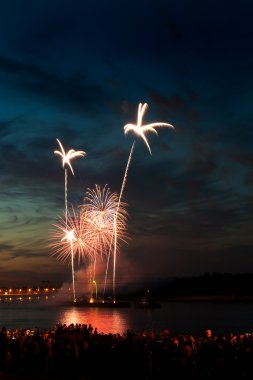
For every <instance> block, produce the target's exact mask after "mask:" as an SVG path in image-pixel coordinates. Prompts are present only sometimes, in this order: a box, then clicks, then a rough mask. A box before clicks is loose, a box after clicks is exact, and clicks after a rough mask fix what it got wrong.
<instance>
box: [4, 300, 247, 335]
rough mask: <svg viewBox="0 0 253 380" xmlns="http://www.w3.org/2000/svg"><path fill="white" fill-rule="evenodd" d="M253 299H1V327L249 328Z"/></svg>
mask: <svg viewBox="0 0 253 380" xmlns="http://www.w3.org/2000/svg"><path fill="white" fill-rule="evenodd" d="M252 321H253V303H252V302H238V303H237V302H228V303H226V302H225V303H223V302H217V303H215V302H163V303H162V307H161V308H158V309H154V310H153V309H151V310H145V309H139V308H135V307H133V306H132V307H129V308H122V309H121V308H119V309H114V308H108V309H107V308H96V307H72V306H71V307H67V306H59V305H56V304H55V303H52V302H49V301H41V300H40V301H36V302H35V301H26V302H25V301H23V302H16V303H15V302H6V303H0V328H1V327H2V326H6V327H7V328H8V329H15V328H18V329H20V328H24V329H32V328H34V327H38V328H40V329H51V328H53V327H54V326H55V325H56V324H57V323H66V325H69V324H71V323H74V324H75V323H81V324H87V325H88V324H89V323H90V324H91V325H92V327H93V328H95V327H96V328H97V330H98V332H99V333H100V332H104V333H113V334H115V333H120V334H122V333H123V332H126V331H127V330H128V329H129V330H133V331H140V330H141V329H146V330H151V329H155V330H157V331H163V330H164V329H169V330H170V331H172V332H175V333H187V332H191V333H193V334H201V333H203V332H204V331H205V329H206V328H210V329H211V330H213V331H214V332H222V331H226V330H227V329H228V330H230V331H233V332H236V333H238V332H245V331H246V332H251V331H252Z"/></svg>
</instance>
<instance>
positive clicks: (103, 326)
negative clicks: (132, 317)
mask: <svg viewBox="0 0 253 380" xmlns="http://www.w3.org/2000/svg"><path fill="white" fill-rule="evenodd" d="M58 318H59V322H60V323H66V325H70V324H71V323H74V324H75V323H82V324H87V325H88V324H89V323H91V325H92V327H93V328H95V327H96V328H97V329H98V331H99V332H103V333H105V334H108V333H113V334H115V333H120V334H122V333H123V332H125V331H126V330H127V320H126V318H124V315H123V314H122V311H121V312H119V311H118V310H115V309H99V308H89V307H88V308H84V309H76V308H75V307H72V308H71V309H66V310H62V311H61V312H60V313H59V317H58Z"/></svg>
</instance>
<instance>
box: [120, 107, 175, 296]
mask: <svg viewBox="0 0 253 380" xmlns="http://www.w3.org/2000/svg"><path fill="white" fill-rule="evenodd" d="M147 108H148V105H147V103H144V104H142V103H139V107H138V114H137V123H136V124H126V125H125V126H124V131H125V134H127V133H128V132H130V131H132V132H133V133H134V134H135V135H137V136H140V137H141V138H142V139H143V140H144V142H145V144H146V146H147V148H148V150H149V153H150V154H152V153H151V149H150V146H149V143H148V140H147V138H146V136H145V133H147V132H153V133H155V134H157V135H158V133H157V131H156V129H155V128H158V127H167V128H173V129H174V126H173V125H171V124H168V123H163V122H155V123H150V124H146V125H142V119H143V116H144V114H145V112H146V110H147ZM134 146H135V141H134V142H133V144H132V147H131V150H130V154H129V157H128V161H127V165H126V169H125V174H124V177H123V181H122V185H121V190H120V195H119V201H118V208H119V207H120V202H121V198H122V194H123V191H124V188H125V185H126V179H127V174H128V169H129V165H130V162H131V159H132V155H133V150H134ZM117 217H118V213H117V212H116V216H115V218H116V219H117ZM115 225H116V224H115ZM116 251H117V234H116V233H115V240H114V264H113V268H114V269H113V282H114V285H113V288H114V300H115V267H116Z"/></svg>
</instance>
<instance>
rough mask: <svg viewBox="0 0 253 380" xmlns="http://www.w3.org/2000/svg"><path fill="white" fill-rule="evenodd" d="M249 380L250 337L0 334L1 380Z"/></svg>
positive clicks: (68, 331)
mask: <svg viewBox="0 0 253 380" xmlns="http://www.w3.org/2000/svg"><path fill="white" fill-rule="evenodd" d="M4 376H8V377H7V378H8V379H9V378H10V379H12V378H13V379H16V378H22V379H34V380H36V379H66V378H68V379H71V380H72V379H78V380H79V379H80V380H93V379H101V378H102V379H104V380H106V379H110V380H114V379H131V378H133V379H141V380H142V379H143V380H157V379H178V378H179V379H181V378H182V379H184V380H187V379H196V380H200V379H203V380H206V379H207V380H208V379H225V378H226V379H253V334H251V333H243V334H236V333H232V332H226V333H223V334H214V333H213V332H212V331H211V330H209V329H207V330H206V331H204V332H203V334H202V335H198V336H195V335H191V334H172V333H171V331H169V330H168V329H165V330H164V331H162V332H157V331H155V330H151V331H147V330H141V331H139V332H133V331H130V330H127V331H126V332H125V333H123V334H113V333H108V334H104V333H103V332H98V331H97V328H94V327H93V326H92V325H91V324H88V325H87V324H70V325H68V326H67V325H66V324H57V325H56V326H55V327H54V328H53V329H52V330H41V329H38V328H35V329H33V330H27V329H19V330H16V329H14V330H7V329H6V328H5V327H2V328H1V331H0V379H4V378H5V377H4Z"/></svg>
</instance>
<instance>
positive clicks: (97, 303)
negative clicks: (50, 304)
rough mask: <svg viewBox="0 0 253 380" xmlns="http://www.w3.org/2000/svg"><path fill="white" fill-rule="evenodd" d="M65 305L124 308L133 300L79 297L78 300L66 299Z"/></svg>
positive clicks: (129, 305)
mask: <svg viewBox="0 0 253 380" xmlns="http://www.w3.org/2000/svg"><path fill="white" fill-rule="evenodd" d="M64 306H75V307H97V308H124V307H131V302H129V301H123V300H119V301H117V300H116V301H112V300H87V299H77V300H76V301H70V300H69V301H66V302H64Z"/></svg>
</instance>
